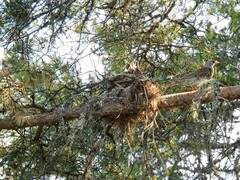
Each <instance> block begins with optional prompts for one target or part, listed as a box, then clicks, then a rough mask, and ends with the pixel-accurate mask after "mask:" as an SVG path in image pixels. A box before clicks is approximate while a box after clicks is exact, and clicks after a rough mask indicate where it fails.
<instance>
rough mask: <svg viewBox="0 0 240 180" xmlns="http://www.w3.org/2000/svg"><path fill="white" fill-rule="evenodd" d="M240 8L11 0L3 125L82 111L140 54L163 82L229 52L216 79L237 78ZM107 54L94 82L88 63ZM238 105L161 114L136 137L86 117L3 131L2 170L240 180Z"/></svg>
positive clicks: (123, 0) (0, 77) (234, 4)
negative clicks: (101, 85)
mask: <svg viewBox="0 0 240 180" xmlns="http://www.w3.org/2000/svg"><path fill="white" fill-rule="evenodd" d="M239 6H240V5H239V3H238V1H237V0H231V1H225V0H216V1H191V0H186V1H180V0H176V1H166V0H155V1H147V0H120V1H115V0H112V1H110V2H109V1H107V0H101V1H96V0H89V1H85V0H84V1H72V0H67V1H59V0H52V1H43V0H31V1H26V0H10V1H7V0H4V1H3V2H2V3H1V4H0V8H1V9H0V39H1V42H0V43H1V45H0V47H3V48H4V54H3V56H4V57H3V59H2V67H1V71H0V113H1V115H0V116H1V119H0V125H1V122H4V121H7V120H9V118H12V119H14V123H15V124H16V125H21V124H23V123H24V122H27V121H28V119H29V118H30V117H32V116H35V115H39V114H43V115H44V113H48V112H53V111H54V109H57V108H74V107H80V106H81V105H82V104H84V103H85V102H86V100H89V99H91V98H92V97H95V96H98V95H99V93H103V92H101V89H95V87H94V86H92V84H93V82H97V81H98V80H99V79H101V78H104V75H105V74H108V75H114V74H118V73H121V72H123V71H124V70H125V68H126V67H125V66H126V64H127V63H129V62H132V61H134V62H137V63H139V65H140V67H141V70H142V72H143V74H144V75H145V76H146V77H147V78H151V79H152V80H153V81H155V82H157V83H159V84H160V85H161V86H163V87H164V86H165V85H167V84H168V83H172V80H171V78H170V80H169V77H173V78H178V77H181V76H182V75H184V74H186V73H188V72H190V71H192V70H195V69H197V68H199V67H201V66H202V65H203V64H204V60H205V59H218V60H219V61H221V64H220V65H218V66H217V67H216V73H215V76H214V77H215V78H217V79H218V80H219V81H220V82H221V83H223V84H224V85H227V86H228V85H236V84H238V83H239V82H238V81H239V79H238V78H239V74H240V64H239V47H240V42H239V39H240V28H239V27H240V14H239ZM221 22H222V23H221ZM96 59H99V60H100V62H101V63H102V64H103V66H104V72H95V74H90V75H89V77H88V79H87V80H89V81H91V82H87V83H90V84H85V83H84V81H86V78H85V79H82V78H83V76H82V73H83V72H84V69H81V68H82V65H83V64H84V63H85V62H87V61H92V60H93V61H95V60H96ZM83 60H84V62H83ZM171 92H181V89H180V88H179V87H177V88H175V89H173V90H172V91H171ZM165 93H166V92H165ZM197 103H199V102H197ZM231 103H232V102H228V101H226V100H225V99H221V98H219V99H218V96H215V99H214V101H213V102H212V103H209V104H206V105H201V104H194V105H195V106H194V105H193V104H192V105H190V106H186V107H181V108H172V109H164V110H159V112H158V113H157V115H156V117H155V119H151V120H146V122H145V121H144V122H145V124H140V125H139V126H137V127H136V128H135V129H134V132H132V133H131V135H130V131H131V129H130V128H129V127H124V128H119V127H117V126H114V125H112V124H108V123H107V122H106V121H104V120H103V119H101V120H99V119H91V120H88V121H84V120H82V119H80V118H79V119H76V120H75V121H73V122H64V120H62V121H61V123H58V124H56V125H49V126H41V125H40V126H38V127H31V128H23V129H17V130H1V132H0V137H1V144H0V167H1V168H2V169H1V168H0V172H1V173H3V176H4V177H5V178H13V179H31V178H36V179H40V178H49V177H50V176H54V177H56V178H63V179H191V178H195V179H204V178H205V179H211V178H212V179H214V178H218V179H221V178H223V179H224V178H225V177H224V176H226V177H227V176H228V177H233V178H235V177H238V176H239V171H238V169H239V154H238V152H237V151H236V149H237V148H238V147H239V144H238V143H239V141H237V140H236V137H235V136H234V135H233V134H232V132H233V129H234V128H235V127H237V126H239V122H238V121H237V120H236V117H234V116H233V111H234V110H235V109H234V108H236V107H235V106H234V104H231ZM194 113H195V115H196V116H193V114H194ZM113 118H114V117H113ZM116 121H117V119H116ZM130 121H131V120H130V119H129V122H130ZM81 123H82V124H81ZM0 128H1V127H0ZM234 142H235V143H236V144H234ZM226 159H227V160H226Z"/></svg>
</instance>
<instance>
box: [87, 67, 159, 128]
mask: <svg viewBox="0 0 240 180" xmlns="http://www.w3.org/2000/svg"><path fill="white" fill-rule="evenodd" d="M97 86H98V88H97V89H99V91H100V93H99V96H97V97H94V98H93V99H91V100H90V102H89V108H90V109H89V112H91V115H92V116H94V115H96V117H101V118H102V119H104V120H105V122H107V123H108V124H112V125H117V126H118V127H119V126H120V127H122V126H125V127H126V125H131V126H133V125H134V126H136V125H137V124H139V123H142V122H147V121H149V120H150V121H153V117H155V114H156V113H155V110H154V108H153V107H152V106H151V100H152V99H154V97H155V96H156V95H159V94H160V89H159V87H158V86H157V85H156V84H155V83H153V82H151V81H150V80H148V79H147V78H145V77H144V76H143V75H142V73H140V72H131V71H128V72H125V73H122V74H118V75H116V76H113V77H106V78H104V79H103V80H102V81H101V82H99V83H97ZM113 112H118V113H117V114H114V113H113ZM113 114H114V115H113ZM147 124H148V123H147Z"/></svg>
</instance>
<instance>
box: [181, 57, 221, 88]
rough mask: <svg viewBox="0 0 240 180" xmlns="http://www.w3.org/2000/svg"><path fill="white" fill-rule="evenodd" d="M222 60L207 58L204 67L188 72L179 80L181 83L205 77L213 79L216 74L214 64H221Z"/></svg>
mask: <svg viewBox="0 0 240 180" xmlns="http://www.w3.org/2000/svg"><path fill="white" fill-rule="evenodd" d="M219 63H220V62H219V61H217V60H213V61H212V60H207V61H206V63H205V65H204V67H202V68H200V69H198V70H197V71H195V72H192V73H190V74H187V75H185V76H183V77H182V78H180V79H178V80H177V82H179V83H192V82H197V81H201V80H205V79H211V78H212V77H213V74H214V66H215V65H216V64H219Z"/></svg>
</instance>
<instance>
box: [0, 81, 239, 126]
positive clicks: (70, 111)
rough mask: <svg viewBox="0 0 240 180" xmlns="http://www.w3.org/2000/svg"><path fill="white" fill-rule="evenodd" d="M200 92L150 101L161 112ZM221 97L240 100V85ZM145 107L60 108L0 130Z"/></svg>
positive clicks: (9, 121) (223, 90)
mask: <svg viewBox="0 0 240 180" xmlns="http://www.w3.org/2000/svg"><path fill="white" fill-rule="evenodd" d="M198 94H199V92H198V91H197V90H195V91H189V92H182V93H176V94H169V95H160V94H159V95H158V94H157V95H156V96H155V97H154V98H153V99H151V100H150V101H149V103H151V106H152V108H153V109H154V110H160V109H163V108H173V107H178V106H185V105H189V104H191V103H192V101H193V99H194V98H196V97H197V96H198ZM219 96H220V97H221V98H224V99H227V100H229V101H232V100H236V99H239V98H240V85H237V86H229V87H221V88H220V93H219ZM213 97H214V92H208V93H206V94H205V95H204V96H203V97H201V103H208V102H211V101H212V100H213ZM141 108H143V107H136V109H134V110H133V109H132V107H131V106H126V105H124V104H122V106H121V104H117V105H115V106H106V107H105V108H102V109H104V111H102V109H101V110H99V111H93V110H90V109H91V108H88V107H87V106H85V105H83V106H82V107H79V108H58V109H56V110H54V111H53V112H51V113H43V114H40V115H35V116H26V117H24V121H22V123H21V124H16V122H15V120H14V119H12V118H5V119H0V129H18V128H25V127H33V126H42V125H54V124H57V123H59V122H60V121H61V120H64V121H70V120H74V119H77V118H80V117H81V118H83V117H84V118H85V119H90V118H91V117H93V118H101V117H104V116H111V115H113V116H114V115H116V116H117V115H119V114H125V115H128V114H133V113H137V112H139V110H140V109H141Z"/></svg>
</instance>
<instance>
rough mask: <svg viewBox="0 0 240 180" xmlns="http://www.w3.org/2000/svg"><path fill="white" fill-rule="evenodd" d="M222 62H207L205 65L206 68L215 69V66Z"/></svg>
mask: <svg viewBox="0 0 240 180" xmlns="http://www.w3.org/2000/svg"><path fill="white" fill-rule="evenodd" d="M219 63H220V62H219V61H218V60H213V61H212V60H207V61H206V63H205V67H208V68H211V67H213V66H214V65H215V64H219Z"/></svg>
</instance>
